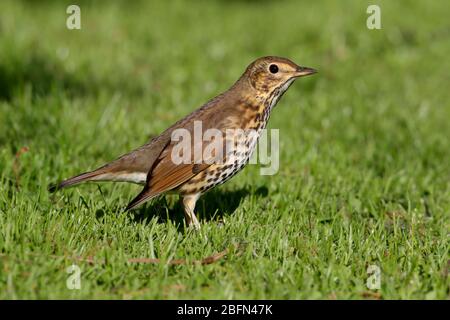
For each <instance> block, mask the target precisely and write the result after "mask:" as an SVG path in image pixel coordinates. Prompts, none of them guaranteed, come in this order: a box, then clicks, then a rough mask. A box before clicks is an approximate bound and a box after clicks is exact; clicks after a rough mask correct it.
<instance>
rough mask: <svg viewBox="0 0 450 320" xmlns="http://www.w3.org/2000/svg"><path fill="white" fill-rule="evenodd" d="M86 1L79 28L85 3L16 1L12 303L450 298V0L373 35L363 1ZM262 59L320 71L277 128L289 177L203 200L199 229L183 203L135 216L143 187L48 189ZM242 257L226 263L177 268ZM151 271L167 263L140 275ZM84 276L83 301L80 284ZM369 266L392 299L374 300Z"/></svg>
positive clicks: (9, 30)
mask: <svg viewBox="0 0 450 320" xmlns="http://www.w3.org/2000/svg"><path fill="white" fill-rule="evenodd" d="M80 3H81V4H80V6H81V15H82V16H81V18H82V29H81V30H79V31H70V30H67V29H66V28H65V19H66V17H67V15H66V13H65V10H66V6H67V5H68V4H71V3H69V2H67V3H64V1H58V2H56V1H54V2H51V1H45V2H42V3H41V2H40V4H38V3H35V2H32V1H30V2H19V1H1V3H0V128H1V129H0V298H2V299H23V298H31V299H43V298H50V299H57V298H64V299H65V298H96V299H106V298H114V299H129V298H131V299H141V298H146V299H147V298H149V299H165V298H170V299H178V298H184V299H192V298H199V299H203V298H207V299H212V298H219V299H234V298H236V299H246V298H249V299H255V298H256V299H257V298H262V299H310V298H320V299H333V298H338V299H347V298H350V299H361V298H382V299H399V298H400V299H425V298H427V299H434V298H438V299H448V298H449V297H450V292H449V275H448V269H449V217H450V139H449V138H450V125H449V119H450V105H449V98H450V95H449V83H450V81H449V80H450V78H449V74H448V70H449V69H450V65H449V64H450V60H449V59H448V57H449V55H450V44H449V42H448V38H449V34H450V31H449V30H450V29H449V23H448V17H449V15H450V6H448V5H447V4H446V3H445V1H431V2H430V1H416V2H414V3H412V2H407V1H395V2H394V1H377V3H378V4H380V6H381V9H382V30H373V31H372V30H368V29H367V28H366V17H367V14H366V8H367V6H368V5H369V4H373V2H370V3H369V2H365V1H339V2H338V1H331V0H330V1H324V2H311V1H308V2H307V1H273V2H272V1H261V2H256V1H214V2H213V1H195V2H194V1H192V2H190V3H189V4H186V3H183V2H180V1H174V2H169V1H167V3H165V4H164V3H163V2H162V1H161V2H158V3H154V4H152V3H147V2H140V3H133V4H129V1H122V2H114V3H111V2H104V1H96V2H84V1H83V2H80ZM264 55H280V56H285V57H289V58H291V59H292V60H294V61H295V62H297V63H299V64H302V65H306V66H310V67H314V68H317V69H318V70H319V73H318V74H317V75H315V76H314V77H308V78H304V79H300V80H299V81H297V82H296V83H295V84H294V85H293V86H291V88H290V89H289V91H288V92H287V93H286V94H285V96H284V97H283V99H282V100H281V102H280V103H279V104H278V106H277V107H276V108H275V110H274V112H273V114H272V117H271V121H270V127H271V128H279V129H280V140H281V141H280V146H281V153H280V171H279V172H278V174H276V175H274V176H260V175H259V167H258V166H255V165H252V166H248V167H247V168H246V169H245V170H244V171H243V172H242V173H240V174H239V175H238V176H236V177H235V178H233V179H232V180H231V181H230V182H228V183H227V184H225V185H223V186H221V187H219V188H217V189H215V190H214V191H211V192H210V193H208V194H207V195H205V196H204V197H202V198H201V200H200V201H199V202H198V206H197V213H198V216H199V217H200V219H201V224H202V230H201V232H198V233H196V232H189V231H187V230H186V229H185V228H184V227H183V214H182V211H181V207H180V205H179V204H178V202H177V198H176V197H175V196H167V197H165V198H161V199H158V200H156V201H153V202H152V203H149V204H147V205H146V206H145V207H144V208H142V209H140V210H137V211H134V212H131V213H124V212H123V208H124V207H125V206H126V204H127V203H128V202H129V201H130V200H131V199H132V197H134V196H135V195H136V194H137V193H138V192H139V190H140V187H139V186H136V185H128V184H108V183H104V184H101V185H98V186H97V185H95V184H87V185H82V186H79V187H77V188H73V189H68V190H64V191H62V192H58V193H56V194H55V195H50V194H49V193H48V192H47V190H46V188H47V185H48V184H49V183H51V182H55V181H57V180H60V179H63V178H67V177H70V176H72V175H74V174H77V173H80V172H82V171H85V170H88V169H93V168H95V167H97V166H99V165H101V164H103V163H105V162H107V161H109V160H112V159H114V158H115V157H116V156H118V155H120V154H122V153H125V152H127V151H129V150H131V149H132V148H134V147H137V146H139V145H141V144H143V143H144V142H145V141H146V140H147V139H148V137H149V136H152V135H155V134H158V133H160V132H161V131H162V130H163V129H165V128H166V127H167V126H169V125H170V124H172V123H173V122H175V121H176V120H178V119H179V118H181V117H183V116H184V115H186V114H187V113H189V112H191V111H192V110H194V109H195V108H197V107H199V106H200V105H201V104H203V103H204V102H206V101H207V100H208V99H210V98H211V97H213V96H215V95H216V94H218V93H220V92H222V91H223V90H226V89H227V88H228V87H229V86H230V85H231V84H232V83H233V82H234V81H235V80H236V79H237V78H238V77H239V76H240V74H241V73H242V72H243V70H244V68H245V67H246V66H247V64H248V63H250V62H251V61H252V60H253V59H255V58H257V57H259V56H264ZM22 147H28V148H29V150H28V152H25V153H22V154H21V155H20V157H16V153H17V152H18V151H19V150H20V149H21V148H22ZM15 159H16V160H15ZM237 244H241V248H242V249H239V250H238V249H233V248H236V245H237ZM226 248H229V249H231V252H230V254H229V255H228V256H227V257H226V258H223V259H221V260H219V261H217V262H215V263H213V264H211V265H203V266H200V265H192V264H188V265H180V266H173V265H169V264H168V263H167V262H168V261H169V260H170V259H178V258H185V259H188V260H189V261H191V260H197V259H202V258H204V257H206V256H209V255H212V254H214V253H217V252H220V251H222V250H224V249H226ZM79 257H83V258H87V257H94V260H95V263H94V264H90V263H87V262H83V261H79V259H78V258H79ZM141 257H147V258H160V259H161V261H162V262H161V263H160V264H134V263H129V262H127V261H128V259H131V258H141ZM73 263H75V264H77V265H78V266H79V267H80V268H81V272H82V273H81V289H80V290H69V289H67V287H66V279H67V277H68V274H67V273H66V268H67V267H68V266H70V265H71V264H73ZM369 265H377V266H379V267H380V268H381V277H382V278H381V289H380V290H369V289H368V288H367V287H366V280H367V278H368V274H367V267H368V266H369Z"/></svg>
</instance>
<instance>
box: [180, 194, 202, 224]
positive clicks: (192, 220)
mask: <svg viewBox="0 0 450 320" xmlns="http://www.w3.org/2000/svg"><path fill="white" fill-rule="evenodd" d="M199 196H200V194H194V195H188V196H184V197H183V207H184V218H185V219H186V224H187V225H188V227H191V226H193V227H194V229H197V230H198V229H200V223H199V222H198V220H197V217H196V216H195V213H194V208H195V203H196V202H197V200H198V198H199Z"/></svg>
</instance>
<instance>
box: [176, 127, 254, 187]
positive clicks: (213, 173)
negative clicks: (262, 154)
mask: <svg viewBox="0 0 450 320" xmlns="http://www.w3.org/2000/svg"><path fill="white" fill-rule="evenodd" d="M258 133H259V132H258ZM258 137H259V135H258ZM258 137H256V139H253V140H251V141H247V142H246V143H245V151H239V150H238V151H237V152H236V153H235V154H234V157H233V158H232V160H231V161H227V162H225V163H223V164H212V165H211V166H209V167H208V168H206V169H205V170H203V171H202V172H200V173H199V174H197V175H196V176H194V177H193V178H192V179H190V180H189V181H187V182H185V183H184V184H182V185H181V186H180V187H179V188H178V190H177V191H178V192H179V193H180V194H182V195H189V194H197V193H205V192H206V191H208V190H210V189H212V188H214V187H215V186H218V185H220V184H222V183H224V182H226V181H228V180H229V179H231V178H232V177H233V176H235V175H236V174H237V173H238V172H240V171H241V170H242V169H243V168H244V166H245V165H246V164H247V163H248V161H249V160H250V158H251V156H252V154H253V152H254V150H255V149H256V144H257V140H258Z"/></svg>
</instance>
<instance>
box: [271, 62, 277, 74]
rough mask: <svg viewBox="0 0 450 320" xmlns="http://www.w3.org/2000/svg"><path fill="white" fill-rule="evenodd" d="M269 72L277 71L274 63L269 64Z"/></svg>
mask: <svg viewBox="0 0 450 320" xmlns="http://www.w3.org/2000/svg"><path fill="white" fill-rule="evenodd" d="M269 71H270V73H277V72H278V66H277V65H276V64H271V65H270V66H269Z"/></svg>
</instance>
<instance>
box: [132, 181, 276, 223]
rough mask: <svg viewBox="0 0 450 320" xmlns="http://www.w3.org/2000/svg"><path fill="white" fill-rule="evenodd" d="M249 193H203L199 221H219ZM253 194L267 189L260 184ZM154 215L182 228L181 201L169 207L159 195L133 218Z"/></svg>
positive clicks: (138, 219)
mask: <svg viewBox="0 0 450 320" xmlns="http://www.w3.org/2000/svg"><path fill="white" fill-rule="evenodd" d="M250 193H251V190H250V189H249V188H241V189H238V190H232V191H231V190H212V191H210V192H208V193H206V194H204V195H203V196H202V197H201V198H200V199H199V200H198V202H197V206H196V210H195V212H196V215H197V217H198V218H199V220H200V221H201V222H208V221H214V220H215V221H221V220H222V219H223V217H224V216H229V215H232V214H233V213H234V212H235V211H236V209H237V208H238V206H239V205H240V204H241V202H242V201H243V200H244V199H245V197H247V196H248V195H249V194H250ZM254 194H255V195H256V196H257V197H266V196H267V194H268V189H267V187H265V186H261V187H259V188H258V189H256V191H255V192H254ZM154 216H158V218H159V219H158V223H164V224H165V223H167V222H168V220H170V221H172V222H173V223H174V224H175V225H177V228H178V230H179V231H182V230H183V229H184V213H183V207H182V205H181V201H177V202H176V203H175V205H174V206H173V207H172V208H170V205H169V204H168V203H167V199H166V198H165V197H160V198H158V199H157V200H156V201H154V202H152V203H151V204H147V205H145V206H143V207H142V208H140V209H138V210H136V211H135V212H134V215H133V220H134V221H136V222H139V223H148V222H149V221H150V220H151V219H152V218H153V217H154Z"/></svg>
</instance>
